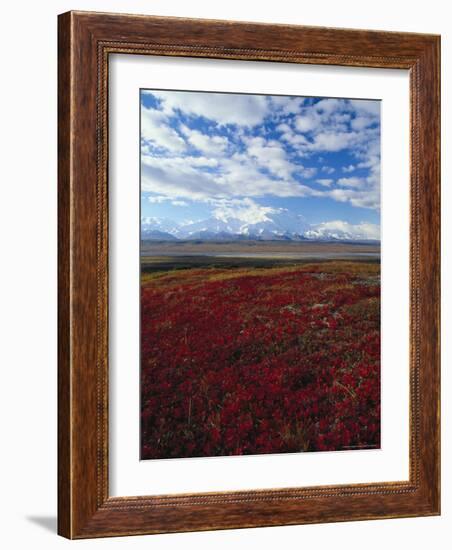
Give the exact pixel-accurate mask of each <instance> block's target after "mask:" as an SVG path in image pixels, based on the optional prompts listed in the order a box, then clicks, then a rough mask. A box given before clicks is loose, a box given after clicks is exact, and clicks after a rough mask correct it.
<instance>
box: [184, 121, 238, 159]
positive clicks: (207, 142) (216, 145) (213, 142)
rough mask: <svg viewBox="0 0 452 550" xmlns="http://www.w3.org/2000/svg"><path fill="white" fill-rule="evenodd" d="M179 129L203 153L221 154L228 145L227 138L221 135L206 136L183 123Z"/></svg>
mask: <svg viewBox="0 0 452 550" xmlns="http://www.w3.org/2000/svg"><path fill="white" fill-rule="evenodd" d="M181 131H182V133H183V134H184V136H185V137H186V138H187V139H188V141H189V142H190V144H191V145H193V147H196V149H198V150H199V151H202V152H203V153H205V154H208V155H222V154H223V153H224V152H225V151H226V149H227V147H228V140H227V138H225V137H223V136H208V135H206V134H203V133H202V132H199V131H198V130H191V129H190V128H188V127H187V126H185V125H184V126H182V127H181Z"/></svg>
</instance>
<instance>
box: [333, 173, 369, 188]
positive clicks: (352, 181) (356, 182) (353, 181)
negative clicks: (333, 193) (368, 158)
mask: <svg viewBox="0 0 452 550" xmlns="http://www.w3.org/2000/svg"><path fill="white" fill-rule="evenodd" d="M365 182H366V180H365V179H364V178H356V177H353V176H352V177H350V178H339V179H338V180H337V183H338V185H342V186H343V187H354V188H358V189H359V188H360V187H362V186H363V185H364V184H365Z"/></svg>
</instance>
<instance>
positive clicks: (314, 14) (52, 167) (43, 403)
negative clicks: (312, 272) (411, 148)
mask: <svg viewBox="0 0 452 550" xmlns="http://www.w3.org/2000/svg"><path fill="white" fill-rule="evenodd" d="M449 4H450V2H447V1H440V0H430V2H428V4H426V3H425V2H424V1H422V2H421V1H418V0H413V1H411V2H398V3H397V2H394V0H380V1H379V2H378V4H375V3H364V2H362V1H359V0H353V1H352V0H343V1H341V2H337V1H335V0H323V2H320V3H319V2H303V3H299V2H294V1H293V0H278V2H274V1H271V2H270V1H268V0H260V1H258V2H257V1H249V2H244V1H243V0H228V2H221V3H220V2H207V1H206V0H204V1H201V0H190V2H184V1H176V0H162V1H160V0H155V1H134V0H129V1H125V0H121V1H120V0H110V1H103V2H102V1H99V0H92V1H88V2H87V1H79V0H77V1H76V0H73V1H72V2H68V1H66V0H64V1H58V2H57V1H56V0H52V1H48V2H46V3H32V2H28V3H26V2H23V1H16V2H15V3H13V2H9V3H6V4H5V5H3V6H2V29H1V33H0V36H1V38H0V40H1V41H2V44H1V46H2V47H1V52H2V62H1V69H2V73H1V74H2V85H1V87H0V95H1V101H0V136H1V143H0V151H1V162H0V171H1V179H0V182H1V200H0V224H1V228H0V235H1V244H2V248H1V252H2V256H1V258H2V269H1V271H0V277H1V284H0V293H1V294H0V312H1V313H0V323H1V326H0V329H1V332H0V334H1V335H2V339H1V345H0V353H1V362H0V365H1V367H2V373H3V375H4V378H3V381H2V384H1V385H0V407H1V410H0V413H1V416H0V418H1V426H2V430H1V437H2V439H1V443H2V445H1V448H2V452H1V455H0V457H1V458H0V462H1V469H0V493H1V504H0V506H1V511H0V514H1V515H0V517H1V518H2V531H1V541H2V546H4V547H5V548H8V549H10V548H11V549H15V548H27V547H39V548H41V547H42V548H46V549H50V550H52V549H53V548H62V547H69V546H70V545H78V546H82V547H84V548H104V547H107V546H108V547H123V548H125V547H127V548H148V547H149V546H150V545H152V547H153V548H157V549H163V548H165V549H166V548H188V549H190V548H195V547H196V548H212V547H215V548H230V547H232V546H234V547H235V548H248V547H250V546H254V545H255V546H256V547H258V548H274V547H275V545H278V546H280V547H286V546H288V547H290V546H297V547H301V545H303V546H304V547H313V546H315V547H316V548H320V549H323V548H325V549H326V548H328V549H330V548H343V547H344V548H347V549H354V548H356V549H358V548H359V549H362V548H365V549H366V550H367V549H374V548H375V549H377V548H378V549H381V548H384V547H385V546H387V547H390V548H391V547H398V546H400V545H401V544H403V545H404V546H406V547H409V548H411V549H418V548H419V549H421V548H425V547H427V546H431V547H435V548H441V549H442V548H448V547H449V546H450V540H449V541H447V540H446V538H449V539H450V537H451V535H452V528H451V527H452V510H451V507H452V497H451V489H450V487H452V475H451V471H452V467H451V466H452V464H451V461H452V452H451V442H450V433H451V429H452V422H451V405H450V401H448V395H449V394H450V392H451V390H452V374H451V371H450V369H448V368H447V366H448V365H449V364H450V363H451V361H452V348H451V339H450V337H449V338H447V335H448V334H450V333H451V331H452V320H451V312H450V308H449V307H447V306H450V304H451V291H450V285H449V284H448V280H449V279H450V278H451V276H452V271H451V269H452V264H451V262H452V259H451V258H452V257H451V248H452V246H451V245H452V243H451V240H450V239H451V236H452V212H451V204H452V190H451V186H450V185H447V182H449V181H450V178H451V176H452V174H451V167H452V164H451V163H452V161H451V160H450V154H449V158H446V151H449V153H450V150H451V147H452V143H451V138H450V136H451V130H450V128H451V122H452V121H451V113H452V110H451V107H450V101H446V95H448V96H449V98H450V84H451V78H452V44H451V40H452V23H451V21H452V18H451V14H450V13H447V11H448V5H449ZM69 9H89V10H97V11H118V12H120V11H123V12H135V13H147V14H156V15H178V16H187V17H205V18H208V17H210V18H223V19H241V20H255V21H262V22H279V23H285V22H287V23H298V24H309V25H324V26H334V27H352V28H372V29H384V30H394V31H414V32H432V33H441V34H442V35H443V42H442V82H443V90H445V92H444V93H443V102H442V111H443V121H442V125H443V128H444V131H443V141H442V149H443V167H442V178H443V182H444V183H443V200H442V202H443V209H444V211H443V219H444V224H443V281H444V288H443V304H444V305H443V335H444V336H443V344H442V347H443V365H444V368H443V377H442V388H443V515H442V517H434V518H413V519H404V520H385V521H373V522H368V521H367V522H359V523H343V524H328V525H326V524H324V525H312V526H296V527H278V528H270V529H252V530H240V531H222V532H217V533H210V532H207V533H191V534H180V535H159V536H153V537H133V538H127V539H124V538H120V539H104V540H93V541H84V542H69V541H66V540H64V539H61V538H58V537H57V536H56V535H55V514H56V154H57V151H56V25H57V23H56V15H57V13H60V12H63V11H66V10H69ZM447 433H448V434H449V438H446V434H447Z"/></svg>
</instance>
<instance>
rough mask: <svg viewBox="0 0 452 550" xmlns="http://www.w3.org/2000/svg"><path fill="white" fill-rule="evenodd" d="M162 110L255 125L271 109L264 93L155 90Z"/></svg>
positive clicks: (242, 124) (227, 122)
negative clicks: (262, 94)
mask: <svg viewBox="0 0 452 550" xmlns="http://www.w3.org/2000/svg"><path fill="white" fill-rule="evenodd" d="M152 95H154V96H155V97H157V98H158V99H159V100H160V101H161V106H162V108H163V110H164V112H165V113H167V114H171V115H172V114H174V112H175V111H177V110H179V111H182V112H183V113H185V114H188V115H191V116H197V117H199V116H202V117H205V118H208V119H210V120H213V121H215V122H217V123H218V124H221V125H224V124H237V125H239V126H250V127H251V126H256V125H258V124H261V123H262V122H263V121H264V118H265V117H266V116H267V115H268V114H269V113H270V104H269V101H268V100H267V97H266V96H260V95H244V94H224V93H223V94H222V93H213V92H209V93H203V92H158V91H153V92H152Z"/></svg>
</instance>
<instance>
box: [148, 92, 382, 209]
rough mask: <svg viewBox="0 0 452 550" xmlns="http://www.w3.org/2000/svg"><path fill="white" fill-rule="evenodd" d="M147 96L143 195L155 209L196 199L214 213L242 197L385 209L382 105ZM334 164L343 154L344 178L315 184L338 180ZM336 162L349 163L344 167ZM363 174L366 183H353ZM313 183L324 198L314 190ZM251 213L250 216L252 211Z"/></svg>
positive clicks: (199, 94) (281, 98)
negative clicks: (214, 207) (163, 201)
mask: <svg viewBox="0 0 452 550" xmlns="http://www.w3.org/2000/svg"><path fill="white" fill-rule="evenodd" d="M148 95H149V96H152V102H151V104H152V105H153V107H147V106H142V111H141V113H142V115H141V128H142V134H141V138H142V189H143V191H145V192H151V193H152V197H154V204H158V201H159V199H158V197H167V198H168V200H171V201H172V204H174V205H176V206H177V204H176V202H179V203H187V201H192V200H198V201H203V202H205V203H210V204H213V203H212V201H218V200H228V201H230V200H233V199H234V198H237V197H242V198H244V197H245V198H248V199H249V200H253V199H256V198H258V197H280V198H290V197H293V198H300V197H307V196H316V197H320V198H321V197H325V198H329V199H332V200H334V201H336V202H337V203H348V204H350V205H352V206H355V207H360V208H368V209H378V208H379V204H380V193H379V189H380V130H379V114H380V103H379V102H375V101H363V100H344V99H327V98H325V99H322V100H320V101H315V100H314V99H312V98H297V97H285V96H277V97H275V96H258V95H240V94H221V93H202V92H163V91H149V92H148ZM232 125H234V126H232ZM320 155H321V156H322V157H324V158H323V159H321V157H320ZM330 155H336V156H335V157H334V160H333V161H332V162H334V163H335V165H336V166H337V170H340V171H341V172H342V173H343V175H344V177H341V178H338V179H337V180H333V179H332V178H330V177H319V179H317V180H313V179H312V178H314V176H315V175H316V174H317V173H318V172H319V175H320V173H321V174H322V175H324V176H330V175H331V174H333V173H334V172H335V171H336V169H335V168H334V167H332V166H329V165H328V162H329V159H330V158H331V157H330ZM337 155H339V158H346V159H347V164H345V165H344V166H342V167H341V166H340V164H338V160H337V158H338V157H337ZM350 160H352V163H350ZM313 163H316V164H317V166H318V167H317V168H316V167H315V166H313ZM319 163H322V164H321V165H320V164H319ZM355 170H359V177H354V176H353V175H350V176H348V174H349V173H352V172H354V171H355ZM311 180H312V181H315V182H316V183H317V184H319V185H321V186H322V187H323V189H319V187H318V186H313V187H311V183H310V181H311ZM209 201H210V202H209ZM179 205H180V206H182V204H179ZM245 206H246V205H244V204H243V205H242V209H244V211H249V212H251V211H252V210H250V208H251V206H250V205H248V206H246V208H245ZM247 208H248V210H247ZM256 215H257V214H256Z"/></svg>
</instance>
